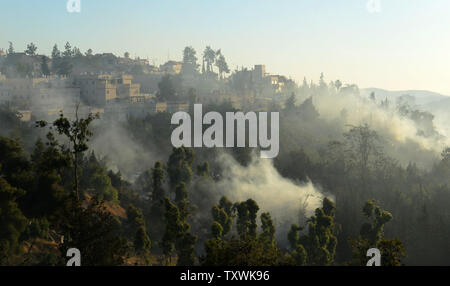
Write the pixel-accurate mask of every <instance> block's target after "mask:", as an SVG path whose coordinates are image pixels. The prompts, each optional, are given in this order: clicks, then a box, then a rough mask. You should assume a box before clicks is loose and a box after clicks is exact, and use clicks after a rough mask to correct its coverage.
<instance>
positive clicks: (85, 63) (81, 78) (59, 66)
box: [0, 43, 297, 121]
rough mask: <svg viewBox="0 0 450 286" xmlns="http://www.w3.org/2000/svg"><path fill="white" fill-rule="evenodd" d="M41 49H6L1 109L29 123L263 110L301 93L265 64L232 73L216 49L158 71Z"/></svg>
mask: <svg viewBox="0 0 450 286" xmlns="http://www.w3.org/2000/svg"><path fill="white" fill-rule="evenodd" d="M36 51H37V47H36V46H35V45H34V44H33V43H31V44H29V45H28V48H27V50H26V51H24V52H16V51H15V50H14V47H13V44H12V43H11V44H10V47H9V49H8V51H7V52H5V51H4V50H0V104H7V105H9V106H11V107H12V108H14V109H16V110H18V112H19V113H20V114H21V119H22V120H23V121H30V120H32V118H34V119H49V118H54V117H55V116H56V115H57V114H59V112H60V111H63V112H64V114H66V115H67V116H71V115H73V114H74V112H75V109H76V108H75V106H77V105H78V106H79V109H78V112H80V114H88V113H100V115H102V116H103V117H104V118H114V119H115V120H121V121H124V120H126V119H127V118H129V117H137V118H144V117H145V116H147V115H148V114H155V113H158V112H166V111H167V112H169V113H173V112H176V111H182V110H184V111H186V110H187V109H188V108H189V104H190V103H192V101H197V102H203V103H220V102H225V101H226V102H230V103H231V104H232V106H233V107H234V108H236V109H242V110H247V109H253V110H258V109H265V108H267V106H268V105H269V104H271V103H273V102H276V103H282V102H283V101H284V100H286V98H287V97H288V96H290V94H291V93H292V92H294V91H295V88H297V85H296V83H295V82H294V81H293V80H291V79H288V78H287V77H286V76H282V75H273V74H270V73H268V72H267V71H266V67H265V65H262V64H258V65H254V67H253V68H251V69H247V68H243V67H242V68H237V69H236V70H234V71H233V72H231V71H230V69H229V68H228V65H227V63H226V61H225V57H224V56H223V55H222V54H221V51H220V50H217V51H214V50H212V49H211V48H210V47H207V48H206V49H205V51H204V52H203V55H202V56H201V59H200V60H198V59H197V55H196V51H195V50H194V49H193V48H191V47H186V48H185V49H184V50H183V53H182V57H183V60H182V61H175V60H169V61H167V62H166V63H164V64H162V65H160V66H159V67H158V66H154V65H151V64H150V61H149V60H148V59H141V58H135V59H132V58H130V55H129V53H125V54H124V55H123V56H122V57H120V56H116V55H114V54H112V53H102V54H94V53H93V52H92V50H88V51H86V53H84V54H82V53H81V52H80V50H79V49H78V48H76V47H73V48H72V47H71V45H70V44H69V43H66V45H65V47H64V51H62V52H61V51H59V49H58V47H57V45H55V46H54V48H53V51H52V54H51V55H50V56H48V55H43V54H37V53H36ZM200 61H201V62H202V67H201V69H200V64H198V63H197V62H200Z"/></svg>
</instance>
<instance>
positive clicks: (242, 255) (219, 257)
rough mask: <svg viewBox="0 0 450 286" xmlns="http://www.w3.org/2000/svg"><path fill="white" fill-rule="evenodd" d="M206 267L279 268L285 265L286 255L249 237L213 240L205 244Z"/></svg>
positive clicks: (270, 245) (203, 259)
mask: <svg viewBox="0 0 450 286" xmlns="http://www.w3.org/2000/svg"><path fill="white" fill-rule="evenodd" d="M205 250H206V255H205V256H204V257H203V258H202V265H205V266H228V265H232V266H277V265H283V264H284V260H285V259H284V255H283V254H282V252H281V251H280V250H279V249H278V248H277V247H276V246H274V245H272V244H267V242H265V241H262V240H260V239H255V238H251V237H247V238H246V239H237V238H235V237H233V238H231V239H229V240H221V239H217V238H213V239H210V240H208V241H207V242H206V243H205Z"/></svg>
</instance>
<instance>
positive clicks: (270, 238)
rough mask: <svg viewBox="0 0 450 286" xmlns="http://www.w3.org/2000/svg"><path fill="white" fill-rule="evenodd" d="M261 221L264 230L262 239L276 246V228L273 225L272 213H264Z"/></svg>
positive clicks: (261, 235)
mask: <svg viewBox="0 0 450 286" xmlns="http://www.w3.org/2000/svg"><path fill="white" fill-rule="evenodd" d="M260 219H261V230H262V233H261V234H260V238H261V239H262V240H263V241H267V243H269V244H275V226H274V225H273V221H272V218H271V216H270V213H262V214H261V216H260Z"/></svg>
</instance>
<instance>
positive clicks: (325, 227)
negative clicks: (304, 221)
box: [288, 198, 337, 266]
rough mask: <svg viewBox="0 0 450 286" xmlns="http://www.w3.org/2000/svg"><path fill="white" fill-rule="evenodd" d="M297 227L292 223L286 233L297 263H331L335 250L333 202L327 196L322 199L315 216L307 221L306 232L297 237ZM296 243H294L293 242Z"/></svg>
mask: <svg viewBox="0 0 450 286" xmlns="http://www.w3.org/2000/svg"><path fill="white" fill-rule="evenodd" d="M300 229H301V228H299V227H298V226H296V225H292V227H291V231H290V232H289V234H288V238H289V242H290V244H291V248H292V249H293V250H294V252H293V257H294V258H295V260H296V261H297V263H299V265H305V263H306V265H311V266H325V265H331V264H332V263H333V261H334V256H335V252H336V245H337V238H336V236H334V234H333V232H334V204H333V202H331V201H330V200H329V199H328V198H325V199H324V200H323V205H322V208H317V209H316V212H315V216H312V217H311V218H310V219H309V222H308V234H305V235H301V236H300V237H299V238H298V239H297V231H299V230H300ZM296 241H297V244H296V245H295V242H296Z"/></svg>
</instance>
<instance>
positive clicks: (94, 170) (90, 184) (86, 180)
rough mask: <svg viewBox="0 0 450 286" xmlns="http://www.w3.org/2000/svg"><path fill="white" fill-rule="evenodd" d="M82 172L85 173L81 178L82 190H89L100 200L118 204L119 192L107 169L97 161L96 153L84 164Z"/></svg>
mask: <svg viewBox="0 0 450 286" xmlns="http://www.w3.org/2000/svg"><path fill="white" fill-rule="evenodd" d="M82 170H83V172H82V175H81V178H80V186H81V187H82V189H84V190H88V191H89V192H90V193H92V194H93V195H95V196H97V197H98V198H99V199H100V200H107V201H113V202H118V192H117V190H116V189H115V188H114V187H113V186H112V183H111V178H110V176H109V175H108V172H107V168H106V166H105V165H104V164H102V163H101V162H99V161H98V160H97V158H96V157H95V154H94V152H92V153H91V156H90V157H89V159H88V160H87V161H85V162H84V164H83V168H82Z"/></svg>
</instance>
